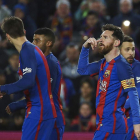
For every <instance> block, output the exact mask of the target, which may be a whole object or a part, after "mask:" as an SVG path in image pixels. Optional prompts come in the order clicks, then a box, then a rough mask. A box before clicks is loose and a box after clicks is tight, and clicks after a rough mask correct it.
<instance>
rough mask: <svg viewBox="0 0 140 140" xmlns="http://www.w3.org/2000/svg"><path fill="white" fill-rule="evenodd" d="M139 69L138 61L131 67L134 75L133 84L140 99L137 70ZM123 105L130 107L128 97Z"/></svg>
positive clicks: (139, 77)
mask: <svg viewBox="0 0 140 140" xmlns="http://www.w3.org/2000/svg"><path fill="white" fill-rule="evenodd" d="M139 69H140V63H137V64H136V65H135V66H134V68H133V74H134V77H135V85H136V88H137V92H138V96H139V99H140V72H139ZM124 107H125V109H128V108H130V99H129V98H128V99H127V100H126V103H125V106H124Z"/></svg>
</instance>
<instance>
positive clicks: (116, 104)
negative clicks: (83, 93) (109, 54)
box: [78, 47, 140, 133]
mask: <svg viewBox="0 0 140 140" xmlns="http://www.w3.org/2000/svg"><path fill="white" fill-rule="evenodd" d="M88 55H89V49H86V48H84V47H83V48H82V51H81V54H80V58H79V64H78V72H79V74H81V75H92V76H93V75H97V74H98V75H99V76H98V83H97V91H96V121H97V123H98V126H97V130H101V131H105V132H110V133H127V130H128V127H127V120H126V118H125V117H124V112H123V111H122V109H121V108H122V106H124V104H125V101H126V98H127V93H128V94H129V96H131V102H130V104H131V107H132V108H133V109H132V113H133V114H134V117H133V123H134V124H139V123H140V120H139V116H140V114H139V112H138V106H139V102H138V94H137V92H136V88H135V82H134V77H133V73H132V69H131V66H130V65H129V64H128V63H127V61H126V60H125V59H124V57H123V56H121V55H119V56H117V57H116V58H114V59H112V60H111V61H110V62H106V60H105V58H104V59H102V60H100V61H98V62H93V63H89V61H88Z"/></svg>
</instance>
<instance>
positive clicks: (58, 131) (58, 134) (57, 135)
mask: <svg viewBox="0 0 140 140" xmlns="http://www.w3.org/2000/svg"><path fill="white" fill-rule="evenodd" d="M64 130H65V126H64V125H63V126H61V127H55V128H53V130H52V133H51V136H50V140H62V138H63V134H64Z"/></svg>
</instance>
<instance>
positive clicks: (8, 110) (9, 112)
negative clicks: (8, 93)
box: [5, 105, 12, 115]
mask: <svg viewBox="0 0 140 140" xmlns="http://www.w3.org/2000/svg"><path fill="white" fill-rule="evenodd" d="M5 110H6V112H7V114H9V115H11V114H12V113H11V110H10V107H9V105H8V106H7V107H6V109H5Z"/></svg>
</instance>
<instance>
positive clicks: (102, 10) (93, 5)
mask: <svg viewBox="0 0 140 140" xmlns="http://www.w3.org/2000/svg"><path fill="white" fill-rule="evenodd" d="M89 10H90V11H92V10H93V11H96V12H97V13H98V15H99V17H100V20H101V21H102V22H103V23H104V24H105V23H108V21H109V19H110V17H109V16H108V15H107V12H106V7H105V5H103V3H102V2H101V1H100V0H91V1H90V2H89Z"/></svg>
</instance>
